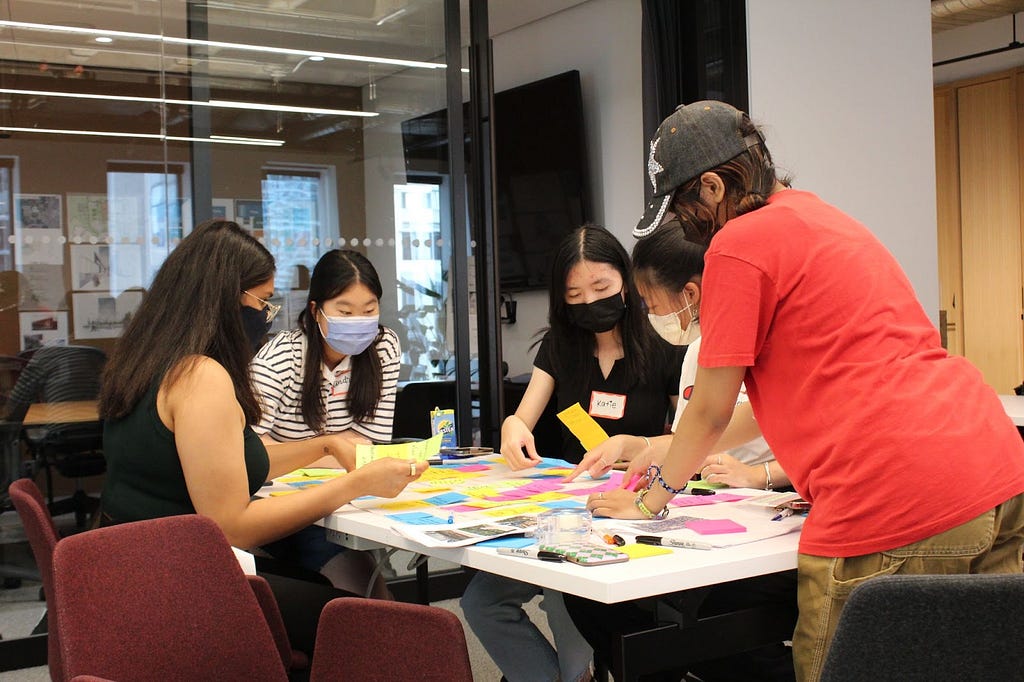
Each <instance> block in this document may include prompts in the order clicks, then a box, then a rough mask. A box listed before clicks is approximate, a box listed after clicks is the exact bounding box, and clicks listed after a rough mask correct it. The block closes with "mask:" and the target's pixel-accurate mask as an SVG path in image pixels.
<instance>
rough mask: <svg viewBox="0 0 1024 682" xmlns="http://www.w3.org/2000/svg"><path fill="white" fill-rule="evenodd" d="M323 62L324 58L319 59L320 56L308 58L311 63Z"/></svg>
mask: <svg viewBox="0 0 1024 682" xmlns="http://www.w3.org/2000/svg"><path fill="white" fill-rule="evenodd" d="M323 60H324V58H323V57H321V56H320V55H318V54H315V55H312V56H311V57H310V58H309V61H311V62H322V61H323Z"/></svg>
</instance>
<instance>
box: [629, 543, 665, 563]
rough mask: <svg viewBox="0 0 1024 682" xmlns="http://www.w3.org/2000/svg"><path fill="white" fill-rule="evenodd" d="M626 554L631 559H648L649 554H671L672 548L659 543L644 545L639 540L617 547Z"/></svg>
mask: <svg viewBox="0 0 1024 682" xmlns="http://www.w3.org/2000/svg"><path fill="white" fill-rule="evenodd" d="M615 549H617V550H619V551H620V552H622V553H624V554H628V555H629V558H630V559H646V558H647V557H649V556H658V555H659V554H671V553H672V550H671V549H669V548H668V547H661V546H658V545H644V544H640V543H639V542H634V543H632V544H630V545H622V546H621V547H616V548H615Z"/></svg>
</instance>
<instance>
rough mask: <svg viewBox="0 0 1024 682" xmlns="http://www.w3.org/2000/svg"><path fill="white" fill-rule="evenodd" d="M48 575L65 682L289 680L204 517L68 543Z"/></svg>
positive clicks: (103, 531)
mask: <svg viewBox="0 0 1024 682" xmlns="http://www.w3.org/2000/svg"><path fill="white" fill-rule="evenodd" d="M53 576H54V588H55V589H54V601H55V611H56V620H57V627H58V629H59V631H60V633H61V634H60V639H61V655H62V659H63V665H64V675H65V678H66V679H72V678H74V677H75V676H76V675H95V676H98V677H104V678H107V679H111V680H119V681H120V682H127V681H128V680H157V679H158V680H199V679H217V680H274V681H284V680H286V679H287V674H286V673H285V669H284V665H283V663H282V660H281V654H280V653H279V651H278V649H277V647H276V645H275V643H274V639H273V636H272V635H271V631H270V628H269V627H268V626H267V621H266V619H265V618H264V615H263V612H262V611H261V609H260V605H259V603H258V602H257V598H256V596H255V594H254V593H253V590H252V588H251V587H250V586H249V583H248V581H247V580H246V578H245V575H244V574H243V573H242V569H241V567H240V566H239V565H238V561H237V560H236V559H235V557H234V555H233V554H232V552H231V548H230V546H229V545H228V542H227V539H226V538H225V537H224V534H223V533H222V532H221V530H220V528H218V527H217V525H216V524H215V523H214V522H213V521H211V520H210V519H208V518H206V517H203V516H198V515H195V514H191V515H186V516H171V517H166V518H160V519H152V520H148V521H138V522H135V523H125V524H121V525H117V526H110V527H107V528H100V529H98V530H93V531H89V532H87V533H81V534H79V535H73V536H71V537H68V538H65V539H64V540H62V541H61V542H60V543H59V544H58V545H57V548H56V550H55V551H54V556H53Z"/></svg>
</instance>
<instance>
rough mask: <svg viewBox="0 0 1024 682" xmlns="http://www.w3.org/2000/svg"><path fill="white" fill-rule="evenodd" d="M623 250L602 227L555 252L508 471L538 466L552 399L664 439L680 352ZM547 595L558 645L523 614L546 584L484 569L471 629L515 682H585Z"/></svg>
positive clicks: (505, 447) (509, 441)
mask: <svg viewBox="0 0 1024 682" xmlns="http://www.w3.org/2000/svg"><path fill="white" fill-rule="evenodd" d="M629 281H630V263H629V256H628V255H627V254H626V250H625V249H624V248H623V247H622V245H621V244H620V243H619V241H618V240H617V239H616V238H615V236H614V235H612V234H611V233H610V232H608V231H607V230H606V229H604V228H603V227H599V226H596V225H584V226H583V227H581V228H579V229H578V230H576V231H575V232H573V233H572V234H571V235H569V236H567V237H566V238H565V239H564V240H563V241H562V243H561V244H560V245H559V248H558V250H557V251H556V253H555V255H554V259H553V262H552V271H551V301H550V307H549V312H548V322H549V325H550V326H549V328H548V330H547V333H546V334H545V336H544V339H543V341H542V342H541V346H540V350H539V351H538V352H537V357H536V359H535V360H534V369H533V375H532V376H531V378H530V383H529V385H528V386H527V388H526V393H525V394H524V395H523V399H522V401H521V402H520V404H519V407H518V409H516V412H515V414H514V415H511V416H509V417H508V418H507V419H506V420H505V422H504V424H503V425H502V428H501V454H502V455H504V457H505V461H506V462H508V465H509V467H511V468H512V469H515V470H518V469H524V468H527V467H531V466H534V465H536V464H537V463H539V462H540V454H538V453H537V450H536V447H535V445H534V439H533V434H532V433H531V430H532V429H533V427H534V426H535V425H536V423H537V420H538V418H539V417H540V415H541V413H542V412H543V411H544V408H545V406H546V405H547V404H548V401H549V400H550V399H551V397H552V396H554V397H555V401H556V403H557V406H558V409H559V410H562V409H564V408H566V407H569V406H571V405H572V404H573V403H577V402H578V403H580V405H581V406H582V407H583V409H584V410H586V411H587V412H588V413H589V414H590V415H591V416H592V417H594V418H595V419H596V420H597V422H598V423H599V424H601V426H602V427H603V428H604V430H605V431H606V432H608V433H609V434H618V433H629V434H638V435H636V436H635V437H636V438H637V439H638V440H642V441H644V442H647V438H646V437H645V436H657V435H661V434H663V433H665V426H666V423H667V419H668V415H669V413H670V411H673V410H674V409H675V402H676V398H677V394H678V392H679V369H680V365H681V364H682V357H683V351H682V349H676V348H675V347H673V346H671V345H670V344H668V343H667V342H665V341H663V340H662V339H661V338H660V337H658V336H657V334H655V332H654V330H653V329H652V328H651V325H650V324H649V323H648V321H647V315H646V311H645V310H644V308H643V303H642V301H641V299H640V297H639V296H638V295H637V294H636V292H635V291H634V290H633V289H632V288H631V287H629V286H628V283H629ZM562 429H563V436H564V437H563V447H562V451H561V452H545V453H543V454H544V455H546V456H548V457H561V458H564V459H566V460H568V461H571V462H579V461H580V459H581V458H582V457H583V454H584V451H583V448H582V446H581V445H580V444H579V441H577V440H576V439H575V438H574V437H573V436H572V435H571V434H570V433H569V431H568V430H567V429H565V428H564V427H562ZM543 591H544V601H543V603H542V608H543V609H544V611H545V612H546V614H547V617H548V624H549V626H550V627H551V632H552V634H553V635H554V640H555V647H552V646H551V644H549V643H548V641H547V639H546V638H545V637H544V635H543V634H541V632H540V631H539V630H538V629H537V627H536V626H535V625H534V624H533V622H532V621H531V620H530V619H529V617H528V616H527V615H526V614H525V613H524V611H523V609H522V605H523V603H525V602H527V601H529V600H530V599H532V598H533V597H535V596H536V595H538V594H540V592H541V588H540V587H537V586H536V585H530V584H528V583H522V582H519V581H516V580H512V579H510V578H504V577H501V576H496V575H492V574H489V573H484V572H479V573H477V574H476V575H475V576H474V578H473V580H472V581H471V582H470V584H469V586H468V587H467V588H466V592H465V594H464V595H463V597H462V608H463V611H464V612H465V614H466V620H467V621H468V622H469V624H470V627H472V629H473V632H474V633H475V634H476V635H477V637H478V638H479V639H480V641H481V642H482V643H483V645H484V648H486V649H487V652H488V653H489V654H490V655H491V658H493V659H494V661H495V663H497V665H498V667H499V668H500V669H501V672H502V673H503V674H504V676H505V677H506V678H507V679H508V680H509V682H515V681H516V680H555V679H562V680H566V681H567V682H568V681H570V680H573V681H575V680H587V679H589V678H590V660H591V656H592V651H591V649H590V646H589V645H588V644H587V642H586V640H584V639H583V637H582V636H581V635H580V634H579V631H578V630H577V629H576V627H575V626H574V625H573V623H572V621H571V619H570V618H569V616H568V613H567V612H566V610H565V605H564V603H563V601H562V594H561V593H560V592H555V591H552V590H546V589H545V590H543Z"/></svg>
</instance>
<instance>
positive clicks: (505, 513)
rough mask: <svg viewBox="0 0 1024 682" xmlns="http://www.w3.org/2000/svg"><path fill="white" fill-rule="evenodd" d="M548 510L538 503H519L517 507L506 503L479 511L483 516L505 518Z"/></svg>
mask: <svg viewBox="0 0 1024 682" xmlns="http://www.w3.org/2000/svg"><path fill="white" fill-rule="evenodd" d="M546 511H548V508H547V507H542V506H540V505H539V504H528V505H520V506H517V507H514V506H509V505H506V506H505V507H503V508H499V509H491V510H489V511H485V512H480V513H481V515H483V516H490V517H492V518H497V519H505V518H508V517H510V516H519V515H521V514H540V513H541V512H546Z"/></svg>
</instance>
